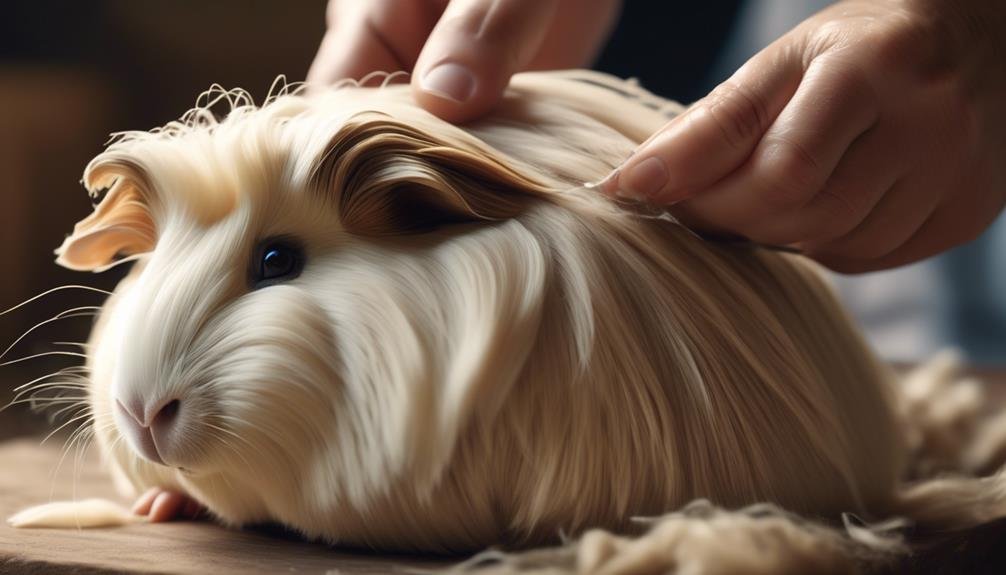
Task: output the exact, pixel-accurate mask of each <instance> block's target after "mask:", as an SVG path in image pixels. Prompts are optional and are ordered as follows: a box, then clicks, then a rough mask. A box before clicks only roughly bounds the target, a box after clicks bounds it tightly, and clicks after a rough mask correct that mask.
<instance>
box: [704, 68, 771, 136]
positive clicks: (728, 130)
mask: <svg viewBox="0 0 1006 575" xmlns="http://www.w3.org/2000/svg"><path fill="white" fill-rule="evenodd" d="M708 98H709V103H708V105H707V106H706V113H707V114H708V115H709V117H710V119H712V121H713V123H714V124H715V125H716V127H717V128H718V129H719V130H720V132H721V134H722V136H723V140H724V142H726V144H727V145H728V146H731V147H733V148H746V147H747V144H748V143H749V142H751V141H752V140H755V139H757V138H758V137H759V136H761V134H762V133H763V132H764V131H765V129H766V128H767V127H768V122H769V117H768V108H767V106H766V104H765V102H764V100H763V99H762V98H761V96H759V95H758V94H756V93H755V92H754V91H752V90H751V89H749V88H747V87H745V86H743V85H742V84H737V83H734V82H729V81H728V82H724V83H723V84H720V85H719V86H717V87H716V89H714V90H713V91H712V92H711V93H710V94H709V96H708Z"/></svg>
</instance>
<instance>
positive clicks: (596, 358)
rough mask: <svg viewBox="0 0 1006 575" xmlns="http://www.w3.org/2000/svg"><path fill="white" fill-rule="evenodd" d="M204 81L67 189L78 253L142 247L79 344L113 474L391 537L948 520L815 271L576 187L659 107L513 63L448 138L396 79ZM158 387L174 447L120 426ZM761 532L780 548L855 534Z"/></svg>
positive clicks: (71, 261) (343, 540) (508, 541)
mask: <svg viewBox="0 0 1006 575" xmlns="http://www.w3.org/2000/svg"><path fill="white" fill-rule="evenodd" d="M216 93H217V94H218V95H219V96H220V97H225V96H226V97H230V98H231V100H232V106H233V109H231V110H230V111H229V113H228V114H227V116H226V117H225V118H223V119H217V118H216V117H214V116H213V115H212V114H211V113H210V111H209V108H208V107H200V108H197V109H195V110H194V111H191V112H190V113H189V114H187V115H186V116H185V117H183V119H182V120H181V121H179V122H175V123H172V124H169V125H168V126H166V127H165V128H163V129H160V130H155V131H153V132H129V133H125V134H123V135H120V136H119V137H118V139H116V140H115V141H114V142H113V143H112V144H111V145H109V147H108V148H107V149H106V150H105V151H104V152H103V153H102V154H100V155H99V156H98V157H96V158H95V159H94V160H93V161H92V162H91V163H90V164H89V165H88V167H87V170H86V172H85V175H84V181H85V184H86V185H87V186H88V188H89V189H90V190H92V192H97V191H99V190H100V189H106V190H107V193H106V195H105V197H104V199H103V201H102V202H101V203H100V204H99V206H98V208H97V210H96V211H95V213H94V214H92V215H91V216H90V217H88V218H86V219H85V220H83V221H82V222H81V223H80V224H78V226H77V228H76V229H75V230H74V233H73V234H72V235H70V236H69V237H68V238H67V240H66V242H65V243H64V244H63V246H62V247H61V248H60V250H59V258H60V260H59V261H60V262H61V263H63V264H64V265H67V266H69V267H72V268H74V269H85V270H100V269H104V268H106V267H108V266H110V265H115V264H116V263H118V262H119V261H121V259H122V258H125V259H134V260H137V261H136V263H135V265H134V266H133V268H132V270H131V271H130V273H129V275H128V277H127V278H126V279H125V280H124V281H123V282H122V284H121V285H120V286H119V287H118V289H117V290H116V293H115V295H113V296H112V297H111V298H110V299H109V300H108V302H107V303H106V304H105V306H104V309H103V312H102V314H101V318H100V320H99V322H98V323H97V325H96V327H95V330H94V333H93V335H92V341H91V346H90V347H89V353H88V367H89V370H90V373H91V374H92V385H91V389H90V397H91V399H90V403H91V405H92V408H93V411H94V413H95V428H96V431H97V438H98V442H99V444H100V446H101V448H102V449H103V451H104V454H105V455H106V456H107V460H108V463H109V466H110V468H111V470H112V472H113V474H114V476H115V477H116V478H117V480H118V481H119V483H120V484H121V485H122V486H123V488H124V489H126V490H132V491H141V490H145V489H147V488H149V487H151V486H161V487H166V488H173V489H178V490H182V491H184V492H186V493H188V494H190V495H191V496H193V497H195V498H196V499H198V500H199V501H201V502H202V503H204V504H205V505H206V506H207V507H208V509H209V510H210V511H211V512H212V513H213V514H214V515H215V516H216V517H218V518H219V519H220V520H221V521H223V522H224V523H227V524H230V525H242V524H247V523H253V522H259V521H265V520H270V521H278V522H281V523H283V524H285V525H287V526H289V527H291V528H293V529H296V530H297V531H299V532H301V533H303V534H305V535H306V536H308V537H311V538H317V539H321V540H324V541H327V542H331V543H337V544H351V545H365V546H371V547H374V548H377V549H383V550H426V551H469V550H475V549H479V548H482V547H485V546H488V545H497V544H503V545H510V546H526V545H532V544H540V543H544V542H549V541H555V540H556V537H557V534H559V533H560V532H565V533H581V532H583V531H584V530H587V529H591V528H605V529H610V530H616V531H626V530H630V531H631V529H632V527H633V524H632V523H631V518H632V517H634V516H640V515H643V516H658V515H661V514H663V513H666V512H669V511H673V510H676V509H678V508H680V507H682V506H684V505H686V504H687V503H688V502H690V501H692V500H695V499H698V498H703V499H707V500H709V501H711V502H712V503H713V504H715V505H719V506H724V507H727V508H738V507H744V506H747V505H751V504H754V503H758V502H771V503H772V504H774V505H777V506H779V507H781V508H784V509H786V510H787V513H796V514H803V515H806V516H809V517H813V518H815V519H817V520H819V521H822V522H824V523H827V522H832V523H838V522H840V521H841V517H842V514H843V513H849V512H851V513H855V514H857V515H859V516H861V517H863V518H865V519H867V520H875V519H881V518H885V517H888V516H889V515H890V514H892V513H906V514H908V515H911V514H912V512H913V508H912V506H911V505H909V506H907V507H906V506H905V501H917V502H919V506H920V509H921V508H926V509H928V510H930V511H932V513H934V514H935V515H934V517H935V516H939V518H940V520H943V519H945V518H947V517H946V514H942V515H941V513H942V512H940V511H937V510H935V508H934V506H933V503H932V502H931V501H930V502H926V501H927V495H926V494H925V493H924V492H914V493H915V494H914V495H910V496H908V498H907V499H905V498H904V497H902V494H901V492H900V490H899V487H898V484H899V479H900V478H901V476H902V474H903V470H904V466H905V461H906V457H907V453H908V451H907V447H906V442H905V439H904V438H903V436H902V433H901V429H900V425H901V424H900V422H899V417H901V416H900V415H899V413H900V412H899V410H900V409H901V404H900V403H899V400H898V399H897V397H896V392H895V388H893V387H892V382H893V376H892V374H891V373H890V372H889V371H888V370H887V369H886V368H885V367H884V366H883V365H882V364H881V363H880V362H878V361H877V359H876V358H875V357H874V356H873V355H872V354H871V353H870V351H869V350H868V349H867V347H866V345H865V344H864V343H863V341H862V339H861V338H860V336H859V334H858V333H857V332H856V330H855V329H854V327H853V326H852V325H851V323H850V321H849V320H848V319H847V317H846V316H845V314H844V312H843V311H842V309H841V308H840V307H839V306H838V304H837V303H836V301H835V299H834V297H833V296H832V294H831V292H830V291H829V289H828V287H827V286H826V285H825V284H824V282H823V281H822V279H821V278H820V277H819V274H818V270H817V269H816V268H815V266H814V265H813V264H812V263H810V262H809V261H808V260H805V259H804V258H802V257H799V256H795V255H791V254H782V253H778V252H774V251H769V250H763V249H759V248H757V247H756V246H744V245H723V244H715V243H710V242H706V241H703V240H702V239H700V238H697V237H696V236H695V235H693V234H692V233H690V232H689V231H688V230H686V229H684V228H682V227H681V226H679V225H677V224H676V223H675V221H674V220H673V218H670V217H669V216H667V215H666V214H660V213H653V212H652V210H649V209H646V208H642V207H640V206H636V205H631V204H619V203H615V202H613V201H611V200H610V199H608V198H606V197H603V196H601V195H600V194H599V192H597V191H596V190H594V189H591V188H590V187H589V186H585V185H584V182H590V181H596V180H599V179H600V178H602V177H603V176H604V175H606V174H607V173H608V172H609V171H610V170H611V169H612V168H614V167H615V166H617V165H618V164H619V163H620V162H621V161H622V160H624V158H625V157H627V156H628V155H629V154H630V153H631V151H632V149H633V148H634V147H635V146H637V145H638V144H639V143H640V142H641V141H642V140H643V139H645V138H646V137H647V136H648V135H649V134H650V133H652V132H653V131H654V130H655V129H656V128H657V127H659V126H660V125H661V124H662V123H663V122H664V121H666V119H667V117H668V116H669V115H673V114H675V113H677V112H679V111H680V107H678V106H677V105H675V104H673V103H669V102H666V101H663V100H660V99H659V98H656V97H654V96H652V95H650V94H647V93H646V92H645V91H643V90H641V89H639V88H638V87H637V86H635V85H633V84H631V83H626V82H622V81H618V80H615V79H612V78H610V77H607V76H603V75H599V74H593V73H587V72H567V73H534V74H522V75H518V76H516V77H515V78H514V80H513V83H512V87H511V89H510V90H509V91H508V92H507V94H506V96H505V97H504V99H503V102H502V104H501V106H500V107H499V109H498V110H497V111H496V112H495V113H494V115H492V116H491V117H489V118H487V119H485V120H482V121H479V122H477V123H474V124H471V125H467V126H463V127H458V126H453V125H450V124H447V123H445V122H443V121H440V120H439V119H437V118H435V117H433V116H431V115H429V114H427V113H426V112H424V111H422V110H420V109H419V108H417V107H416V106H415V105H414V104H413V103H412V101H411V97H410V95H409V92H408V88H407V87H406V86H394V85H389V86H384V87H382V88H376V89H375V88H361V87H357V86H354V85H344V86H341V87H338V88H336V89H332V90H329V91H321V92H318V93H315V94H311V95H302V94H299V93H290V94H280V95H279V96H277V97H275V98H272V99H270V101H269V102H268V103H267V104H266V105H264V106H263V107H261V108H256V107H255V106H253V105H252V104H251V103H250V102H249V101H248V100H247V99H246V98H245V97H244V96H243V95H242V94H241V93H227V92H219V91H218V92H216ZM273 237H282V238H292V239H294V240H295V241H296V242H298V243H299V244H301V245H303V246H304V249H305V253H306V265H305V268H304V271H303V273H302V274H301V275H300V276H299V277H297V278H296V279H293V280H291V281H288V282H285V283H282V284H279V285H271V286H269V287H264V288H261V289H255V287H254V286H252V285H250V284H249V279H248V278H249V270H250V269H253V266H254V265H255V260H254V257H255V254H256V249H257V246H259V245H260V243H261V242H262V241H263V240H265V239H267V238H273ZM160 398H177V399H179V400H180V402H181V409H180V411H179V413H178V418H179V420H178V421H177V427H178V439H177V441H175V442H173V447H172V449H169V450H167V451H166V452H165V453H162V456H163V457H164V460H165V461H166V463H167V464H168V465H159V464H155V463H152V462H150V461H147V460H146V459H143V458H142V457H140V456H138V452H137V451H136V450H134V448H133V447H132V446H131V445H130V444H129V441H128V440H123V437H122V434H121V433H120V430H119V429H118V427H117V424H116V422H115V419H114V414H113V411H114V409H113V406H114V405H115V402H116V401H123V402H124V401H132V400H136V401H154V400H157V399H160ZM962 497H963V496H962ZM929 499H930V500H931V498H929ZM920 513H922V515H924V514H925V513H924V512H920ZM952 514H953V512H951V515H952ZM717 517H718V515H716V514H711V515H710V514H706V515H702V516H701V517H699V518H696V517H695V516H694V514H686V516H685V519H682V520H681V521H684V523H681V521H679V520H677V519H675V521H678V523H680V524H681V525H684V526H686V527H687V529H689V530H690V529H692V527H693V526H694V527H695V528H699V529H701V528H704V527H701V525H702V523H703V522H704V521H706V520H709V521H711V522H713V523H710V524H709V525H710V528H712V526H713V524H714V523H715V522H716V521H719V519H717ZM785 517H790V515H785ZM738 520H739V521H740V523H738V524H737V525H736V526H729V529H727V531H724V533H727V532H729V533H731V534H734V535H731V536H732V537H733V536H736V537H738V538H739V540H744V541H750V542H752V543H751V544H756V543H757V541H760V540H761V537H762V536H760V535H757V534H756V533H754V532H749V528H750V529H755V530H757V529H760V527H759V526H760V525H764V523H761V522H759V521H756V520H755V518H752V519H750V520H748V519H743V517H740V518H739V519H738ZM779 521H783V520H782V519H780V520H779ZM678 523H676V524H675V525H677V524H678ZM716 525H719V523H716ZM724 525H726V524H724ZM772 525H776V523H772ZM726 528H727V527H726V526H725V527H724V529H726ZM658 529H659V528H658ZM669 529H670V528H669ZM677 529H678V528H677V527H675V528H674V529H671V531H673V532H674V533H678V531H676V530H677ZM716 529H719V528H718V527H717V528H716ZM772 529H775V527H773V528H772ZM779 529H781V530H782V531H780V532H779V533H781V535H780V537H778V538H775V539H771V540H772V541H774V543H773V545H776V544H778V545H781V546H786V545H789V544H790V543H791V542H793V541H796V540H797V539H801V538H802V539H801V540H803V539H807V538H808V537H809V539H808V541H810V543H808V545H811V547H810V548H816V547H814V546H815V545H817V546H818V547H820V548H821V549H824V550H825V551H827V554H826V556H827V557H831V556H832V555H834V556H836V557H837V556H839V555H841V554H842V553H843V551H842V550H843V549H844V547H843V545H844V544H839V543H835V544H834V545H832V543H829V541H832V542H833V541H837V539H835V538H834V537H833V536H832V535H827V536H825V537H823V538H822V539H821V540H820V541H818V542H817V543H814V540H816V539H815V537H816V534H818V533H820V532H821V530H820V529H816V528H815V529H814V530H812V531H811V532H809V534H807V533H803V531H800V530H799V529H798V530H797V531H796V532H793V533H791V532H790V531H791V530H789V528H788V527H785V526H782V527H779ZM822 529H823V528H822ZM661 533H663V531H661ZM682 533H684V532H682ZM694 536H695V535H694V534H682V535H681V536H680V537H682V539H680V540H682V541H691V540H692V539H693V538H694ZM592 537H594V539H598V537H599V536H592ZM668 537H671V538H679V535H668ZM771 537H775V536H771ZM612 541H620V540H612ZM612 545H614V546H615V547H618V546H620V545H622V544H621V543H617V544H616V543H604V545H602V547H604V546H608V547H611V546H612ZM625 545H628V546H631V545H632V543H625ZM640 545H645V543H640ZM801 545H802V544H801ZM592 557H594V558H593V559H590V560H589V561H588V562H589V563H590V565H592V566H595V567H597V569H596V570H600V571H603V569H601V568H600V567H598V566H599V565H601V563H603V561H602V560H601V558H599V556H598V555H597V553H595V554H594V555H592ZM584 561H587V560H586V559H584ZM766 565H770V564H768V563H767V564H766ZM591 569H594V567H591ZM613 572H614V571H613Z"/></svg>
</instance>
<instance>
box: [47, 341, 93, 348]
mask: <svg viewBox="0 0 1006 575" xmlns="http://www.w3.org/2000/svg"><path fill="white" fill-rule="evenodd" d="M52 345H63V346H67V347H79V348H80V349H83V350H87V349H90V348H91V346H90V345H88V344H86V343H80V342H79V341H54V342H52Z"/></svg>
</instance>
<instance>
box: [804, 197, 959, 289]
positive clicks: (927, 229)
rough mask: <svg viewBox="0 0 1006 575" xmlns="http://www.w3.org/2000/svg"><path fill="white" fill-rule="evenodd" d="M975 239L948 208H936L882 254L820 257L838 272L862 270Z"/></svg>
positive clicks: (896, 263) (908, 260) (924, 255)
mask: <svg viewBox="0 0 1006 575" xmlns="http://www.w3.org/2000/svg"><path fill="white" fill-rule="evenodd" d="M972 239H974V235H973V234H963V235H962V233H961V226H960V220H959V218H956V217H955V216H953V215H951V214H950V213H949V212H948V211H944V210H936V211H935V212H933V213H932V214H931V215H930V217H929V218H928V219H926V221H925V222H924V223H923V224H922V226H920V227H919V229H918V230H916V231H915V233H914V234H912V236H911V237H910V238H908V240H906V241H905V242H904V243H903V244H901V245H900V246H898V247H897V248H895V249H894V250H891V251H890V252H889V253H887V254H885V255H883V256H881V257H878V258H873V259H860V258H853V257H845V256H841V255H822V256H820V257H819V258H818V261H820V262H821V263H822V264H824V265H825V266H827V267H829V268H831V269H833V270H835V271H838V272H842V273H863V272H870V271H875V270H881V269H889V268H893V267H897V266H902V265H906V264H910V263H913V262H916V261H919V260H922V259H925V258H928V257H930V256H934V255H936V254H939V253H942V252H944V251H946V250H948V249H950V248H952V247H954V246H957V245H960V244H961V243H964V242H966V241H970V240H972Z"/></svg>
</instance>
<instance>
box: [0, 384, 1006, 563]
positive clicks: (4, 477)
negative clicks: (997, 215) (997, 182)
mask: <svg viewBox="0 0 1006 575" xmlns="http://www.w3.org/2000/svg"><path fill="white" fill-rule="evenodd" d="M977 375H978V376H979V377H980V378H982V379H984V380H985V381H987V382H989V383H990V384H991V385H989V386H988V391H989V392H990V393H989V395H990V400H991V401H990V403H996V404H998V405H1001V404H1002V403H1000V402H1006V371H997V372H979V373H978V374H977ZM60 443H61V441H60V440H59V439H58V438H55V439H54V440H53V443H52V444H46V445H43V446H39V439H37V438H36V439H15V440H9V441H6V442H0V573H38V574H46V575H48V574H50V573H51V574H57V575H58V574H61V573H75V574H84V575H94V574H101V573H145V574H147V573H200V574H202V573H211V574H213V575H223V574H227V573H319V574H326V575H353V574H368V573H369V574H373V573H416V572H417V570H421V571H427V572H429V571H434V572H435V571H439V570H441V569H442V568H443V567H445V566H447V565H449V564H450V562H445V561H439V562H438V561H435V560H430V559H425V560H424V559H420V558H413V557H405V556H399V557H387V556H378V555H363V554H351V553H347V552H344V551H338V550H335V549H332V548H329V547H326V546H324V545H319V544H310V543H306V542H303V541H299V540H296V539H294V538H292V537H289V536H286V537H284V536H282V535H281V534H276V533H266V532H255V531H232V530H227V529H224V528H222V527H219V526H217V525H213V524H210V523H205V522H187V523H162V524H156V525H150V524H137V525H132V526H129V527H121V528H115V529H87V530H46V529H13V528H11V527H10V526H8V525H7V523H6V521H4V519H6V518H7V517H9V516H10V515H12V514H13V513H15V512H17V511H20V510H21V509H23V508H25V507H28V506H31V505H37V504H41V503H46V502H48V501H50V500H53V501H58V500H71V499H73V498H74V495H75V493H74V487H76V496H77V497H78V498H81V499H84V498H90V497H102V498H106V499H111V500H119V501H121V499H120V498H118V497H117V496H116V494H115V492H114V490H113V488H112V486H111V483H110V481H109V479H108V477H107V476H106V475H105V473H104V472H103V471H102V470H101V468H100V465H99V463H98V457H97V453H96V452H95V451H94V450H92V451H91V453H90V454H89V457H88V458H86V460H84V461H83V462H82V464H81V465H80V466H79V467H78V468H77V469H75V461H74V460H73V457H72V456H69V457H67V459H66V460H65V461H64V462H63V464H62V466H61V469H60V470H59V472H58V474H56V475H55V476H54V475H53V470H54V469H55V468H56V465H57V462H58V460H59V455H60V450H59V447H60ZM123 503H128V502H125V501H123ZM996 533H997V534H996V535H995V537H996V538H998V537H999V536H1001V534H1002V532H1001V531H997V532H996ZM997 540H998V539H997ZM994 546H998V544H996V545H994ZM950 561H951V562H952V563H953V564H956V560H954V559H952V558H951V559H950ZM996 564H1000V563H999V562H996ZM913 570H917V566H916V567H913ZM922 571H926V569H925V568H923V569H922ZM933 572H934V573H936V572H939V573H944V572H947V573H949V572H953V571H943V570H940V568H934V570H933ZM989 572H996V573H998V572H1006V571H989Z"/></svg>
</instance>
